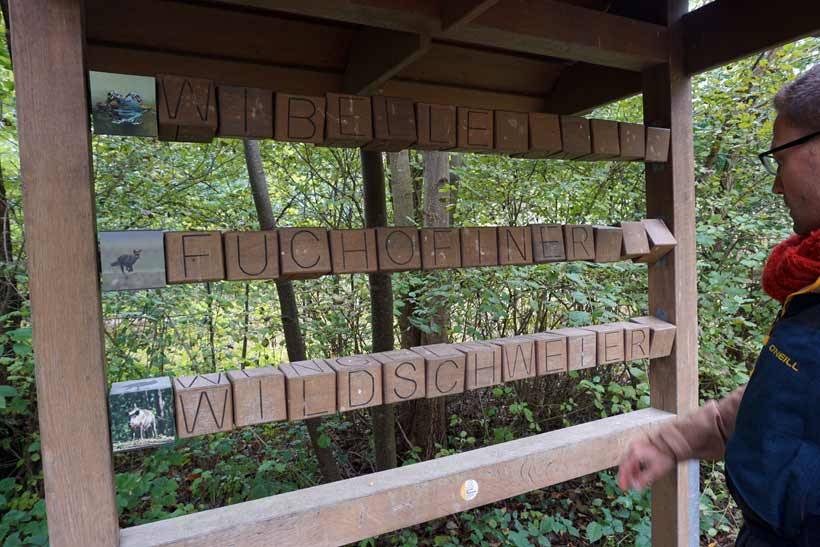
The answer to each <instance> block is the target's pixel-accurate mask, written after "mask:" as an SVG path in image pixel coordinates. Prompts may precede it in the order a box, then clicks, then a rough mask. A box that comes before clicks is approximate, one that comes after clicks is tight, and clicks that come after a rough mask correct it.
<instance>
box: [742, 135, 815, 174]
mask: <svg viewBox="0 0 820 547" xmlns="http://www.w3.org/2000/svg"><path fill="white" fill-rule="evenodd" d="M818 135H820V131H815V132H814V133H809V134H808V135H806V136H805V137H800V138H799V139H795V140H793V141H791V142H787V143H786V144H781V145H780V146H777V147H775V148H772V149H771V150H767V151H765V152H761V153H760V154H758V155H757V157H758V158H760V163H762V164H763V167H764V168H765V169H766V171H768V172H769V173H770V174H772V175H775V176H777V172H778V171H779V170H780V162H779V161H777V158H775V157H774V155H775V154H776V153H777V152H780V151H782V150H786V149H787V148H792V147H793V146H799V145H801V144H803V143H806V142H809V141H810V140H812V139H813V138H815V137H817V136H818Z"/></svg>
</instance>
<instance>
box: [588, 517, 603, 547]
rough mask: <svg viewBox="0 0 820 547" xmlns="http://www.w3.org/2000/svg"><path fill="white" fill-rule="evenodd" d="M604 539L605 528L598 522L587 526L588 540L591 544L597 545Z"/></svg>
mask: <svg viewBox="0 0 820 547" xmlns="http://www.w3.org/2000/svg"><path fill="white" fill-rule="evenodd" d="M602 537H604V527H603V526H601V525H600V524H598V523H597V522H590V523H589V524H588V525H587V539H588V540H589V542H590V543H595V542H596V541H599V540H600V539H601V538H602Z"/></svg>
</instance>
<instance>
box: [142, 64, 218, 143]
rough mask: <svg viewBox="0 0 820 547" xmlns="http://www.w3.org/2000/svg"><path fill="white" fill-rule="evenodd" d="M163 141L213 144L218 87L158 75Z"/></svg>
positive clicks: (207, 81)
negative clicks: (211, 142)
mask: <svg viewBox="0 0 820 547" xmlns="http://www.w3.org/2000/svg"><path fill="white" fill-rule="evenodd" d="M156 83H157V124H158V127H159V139H160V140H167V141H183V142H185V141H190V142H210V141H211V139H213V137H214V135H215V134H216V126H217V124H218V120H217V114H216V87H215V86H214V82H213V80H210V79H206V78H190V77H187V76H176V75H173V74H157V76H156Z"/></svg>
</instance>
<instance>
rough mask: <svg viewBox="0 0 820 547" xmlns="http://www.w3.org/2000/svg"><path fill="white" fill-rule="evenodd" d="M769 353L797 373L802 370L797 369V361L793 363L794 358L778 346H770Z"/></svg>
mask: <svg viewBox="0 0 820 547" xmlns="http://www.w3.org/2000/svg"><path fill="white" fill-rule="evenodd" d="M769 351H770V352H771V353H772V355H774V356H775V357H776V358H777V360H778V361H780V362H781V363H783V364H784V365H786V366H787V367H789V368H790V369H792V370H793V371H795V372H799V371H800V369H799V368H798V367H797V361H794V362H792V358H791V357H789V356H788V355H786V354H785V353H783V352H782V351H780V350H779V349H778V348H777V346H775V345H774V344H771V345H769Z"/></svg>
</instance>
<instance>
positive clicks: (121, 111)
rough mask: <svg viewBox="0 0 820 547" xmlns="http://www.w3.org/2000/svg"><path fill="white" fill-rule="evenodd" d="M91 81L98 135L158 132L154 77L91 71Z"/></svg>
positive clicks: (92, 101)
mask: <svg viewBox="0 0 820 547" xmlns="http://www.w3.org/2000/svg"><path fill="white" fill-rule="evenodd" d="M89 85H90V88H91V89H90V92H91V116H92V120H93V122H94V133H95V134H96V135H122V136H126V137H156V136H157V100H156V83H155V80H154V78H151V77H149V76H134V75H130V74H113V73H111V72H95V71H91V73H90V74H89Z"/></svg>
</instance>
